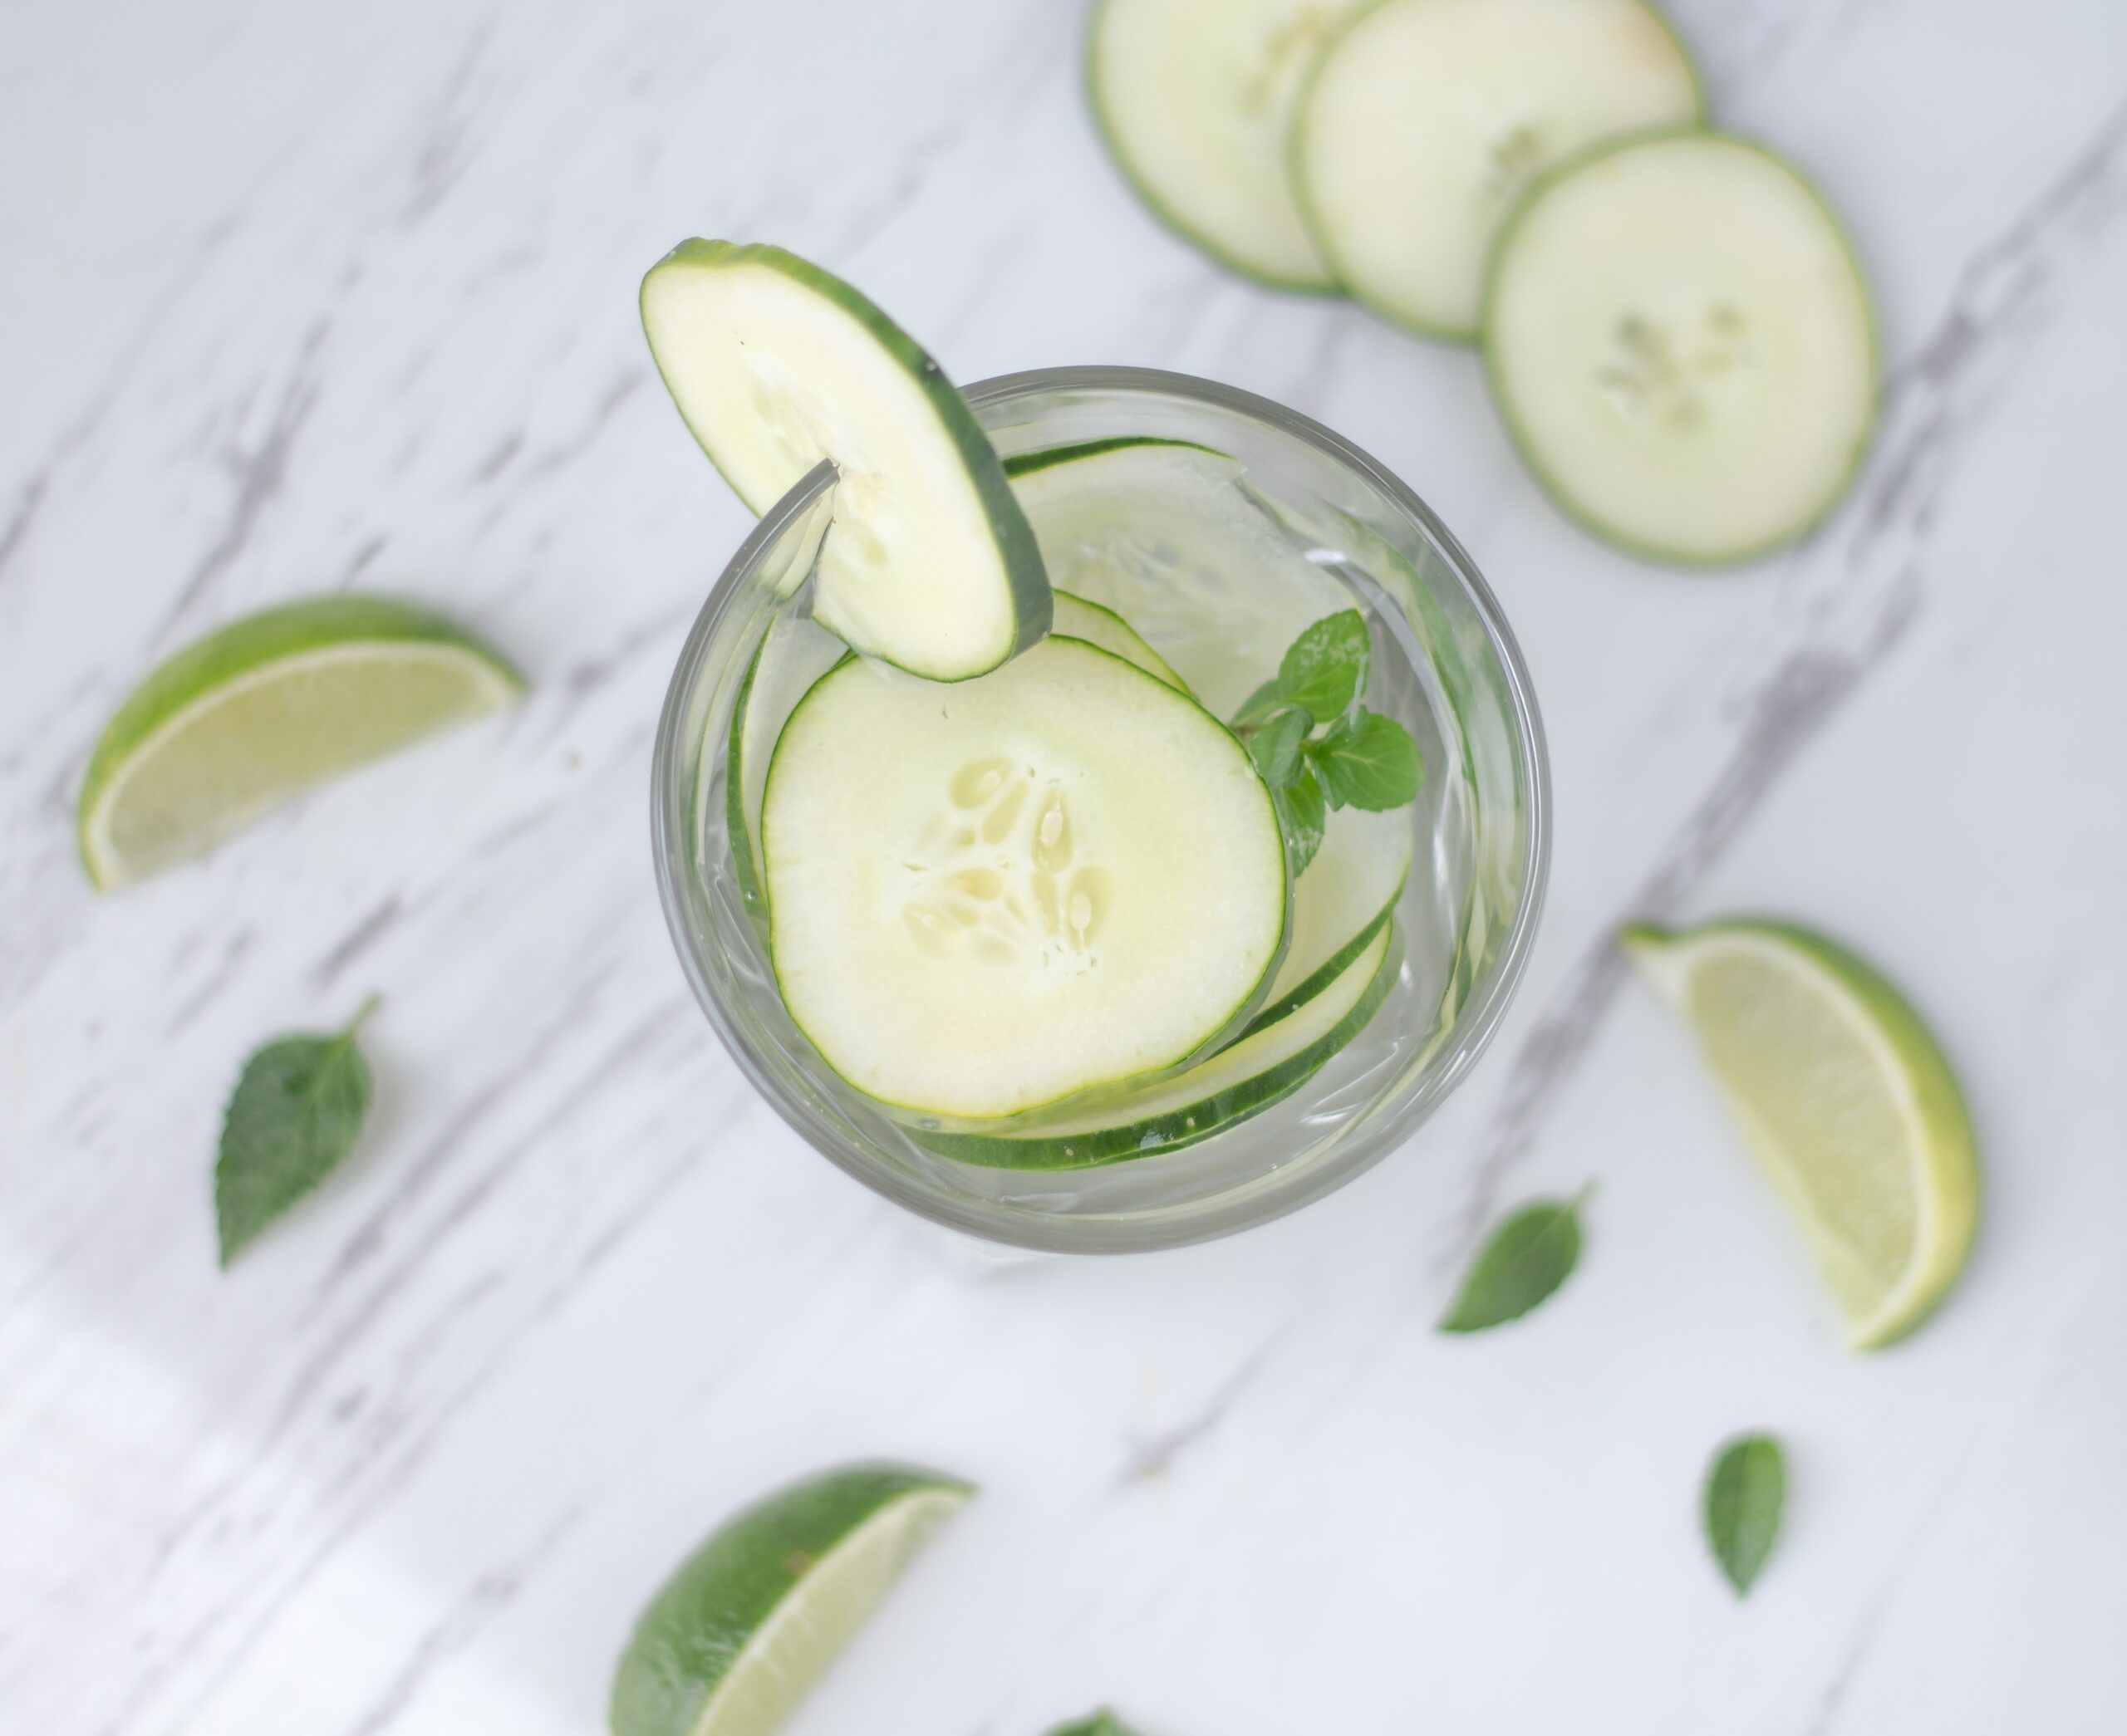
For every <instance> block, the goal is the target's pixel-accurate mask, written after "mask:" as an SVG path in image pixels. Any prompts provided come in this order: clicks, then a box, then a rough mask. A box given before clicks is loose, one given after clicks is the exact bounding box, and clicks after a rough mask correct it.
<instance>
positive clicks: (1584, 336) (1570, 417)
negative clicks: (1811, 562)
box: [1483, 133, 1876, 563]
mask: <svg viewBox="0 0 2127 1736" xmlns="http://www.w3.org/2000/svg"><path fill="white" fill-rule="evenodd" d="M1483 344H1484V351H1485V365H1486V373H1487V375H1488V376H1489V378H1490V380H1491V388H1492V394H1493V396H1494V397H1495V398H1496V400H1497V401H1498V404H1499V406H1500V410H1501V414H1503V415H1504V416H1505V417H1506V422H1507V425H1508V427H1509V428H1510V429H1511V431H1512V433H1513V435H1514V438H1515V441H1516V442H1517V443H1518V444H1519V445H1520V448H1521V451H1522V454H1523V456H1524V457H1525V459H1527V460H1528V462H1529V464H1530V468H1532V469H1534V470H1535V473H1536V475H1537V477H1538V478H1539V479H1540V481H1541V482H1542V483H1544V485H1545V488H1548V489H1549V490H1550V493H1551V494H1552V495H1553V497H1554V498H1555V499H1556V500H1557V502H1558V503H1559V504H1560V506H1561V507H1562V508H1564V509H1565V511H1566V512H1568V513H1569V514H1570V515H1572V516H1573V517H1575V518H1577V519H1579V521H1580V522H1582V523H1583V524H1584V525H1586V526H1587V527H1589V529H1591V530H1593V531H1594V532H1596V533H1597V534H1598V535H1599V536H1604V537H1609V538H1610V539H1611V540H1612V541H1614V542H1619V543H1622V544H1623V545H1624V546H1625V547H1628V548H1632V549H1635V550H1637V551H1638V552H1643V553H1645V554H1649V555H1653V556H1654V557H1658V558H1661V559H1665V560H1671V561H1676V562H1687V563H1689V562H1702V563H1710V562H1727V561H1740V560H1743V559H1746V558H1747V557H1751V556H1752V555H1756V554H1760V553H1763V552H1766V550H1768V549H1771V548H1774V547H1778V546H1779V545H1780V544H1781V543H1783V542H1791V541H1792V540H1793V539H1794V538H1795V537H1799V536H1800V535H1802V534H1803V533H1804V532H1806V531H1808V530H1809V529H1810V527H1812V526H1814V525H1815V523H1816V522H1818V521H1819V520H1820V518H1822V517H1824V515H1825V513H1826V512H1829V511H1830V508H1831V507H1832V504H1833V503H1835V501H1836V500H1837V499H1838V498H1839V497H1840V494H1841V493H1844V492H1845V488H1846V485H1847V483H1848V482H1849V480H1850V479H1851V478H1852V477H1853V475H1854V472H1855V470H1856V469H1857V468H1858V467H1859V463H1860V460H1861V457H1862V454H1863V453H1864V451H1865V450H1866V449H1867V446H1868V442H1869V432H1870V429H1871V425H1872V424H1873V421H1874V409H1875V398H1876V368H1875V343H1874V332H1873V329H1872V325H1871V321H1870V316H1869V297H1868V292H1867V289H1866V287H1865V286H1864V282H1863V281H1862V277H1861V273H1860V271H1859V268H1858V267H1856V265H1855V264H1854V257H1853V254H1852V253H1851V252H1850V251H1849V248H1848V246H1847V243H1846V240H1845V237H1844V236H1843V235H1842V234H1841V233H1840V230H1839V227H1838V225H1837V224H1836V223H1834V221H1833V220H1832V218H1831V217H1830V214H1829V213H1827V211H1826V210H1825V207H1824V205H1823V204H1822V203H1821V202H1820V200H1819V199H1818V197H1817V195H1816V194H1815V192H1814V191H1813V190H1812V189H1810V186H1809V184H1807V183H1806V182H1805V181H1804V180H1803V179H1802V178H1801V177H1800V175H1798V174H1796V173H1795V171H1794V170H1793V169H1791V168H1790V167H1788V165H1787V164H1785V163H1783V162H1781V160H1780V159H1778V158H1777V157H1776V156H1774V155H1772V154H1771V153H1770V152H1767V151H1766V150H1762V149H1761V148H1760V147H1759V146H1757V145H1751V144H1748V143H1746V142H1745V141H1744V140H1739V139H1733V138H1729V137H1726V136H1724V135H1720V134H1714V133H1673V134H1666V135H1659V136H1656V137H1651V138H1643V139H1638V140H1625V141H1623V142H1622V143H1619V144H1617V145H1608V146H1603V147H1599V148H1598V149H1597V150H1595V151H1594V152H1593V153H1591V154H1589V155H1588V156H1587V157H1584V158H1583V159H1579V160H1578V161H1576V162H1574V163H1572V164H1568V165H1566V166H1565V168H1563V169H1560V170H1558V171H1557V172H1556V173H1555V174H1553V175H1552V176H1551V177H1550V178H1549V179H1546V180H1544V181H1542V182H1540V183H1539V184H1537V185H1536V187H1535V189H1533V190H1532V191H1531V192H1530V194H1529V196H1528V198H1527V199H1526V200H1525V202H1524V203H1523V204H1522V205H1521V207H1520V209H1519V211H1518V212H1517V213H1515V215H1514V216H1513V217H1511V218H1509V219H1508V223H1507V226H1506V229H1505V231H1504V232H1503V233H1502V234H1501V238H1500V242H1499V246H1498V248H1497V250H1496V252H1495V253H1494V255H1493V257H1492V266H1491V276H1490V279H1489V282H1488V286H1487V290H1486V311H1485V330H1484V336H1483Z"/></svg>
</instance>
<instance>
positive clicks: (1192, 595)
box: [1012, 440, 1355, 717]
mask: <svg viewBox="0 0 2127 1736" xmlns="http://www.w3.org/2000/svg"><path fill="white" fill-rule="evenodd" d="M1027 456H1029V457H1031V456H1034V454H1028V455H1027ZM1041 456H1044V457H1046V456H1048V454H1042V455H1041ZM1056 457H1057V459H1059V460H1062V461H1059V462H1051V463H1045V464H1044V465H1042V466H1040V467H1039V468H1033V469H1030V470H1022V471H1020V472H1019V473H1017V474H1015V475H1014V478H1013V482H1012V487H1013V489H1014V492H1015V493H1017V494H1018V495H1019V500H1020V502H1021V503H1022V504H1023V505H1024V507H1025V508H1026V512H1027V517H1028V518H1029V521H1031V522H1032V523H1033V525H1034V534H1035V535H1036V536H1037V537H1039V538H1040V539H1041V553H1042V559H1043V560H1044V562H1045V563H1046V564H1047V566H1048V567H1049V575H1050V576H1051V578H1052V579H1053V580H1054V581H1055V583H1056V584H1057V585H1058V586H1059V587H1060V588H1062V589H1064V590H1068V591H1070V592H1071V594H1072V595H1073V596H1078V597H1080V598H1083V599H1084V600H1086V601H1090V602H1095V603H1099V604H1101V605H1103V606H1105V607H1107V608H1109V609H1112V610H1113V611H1115V612H1116V613H1117V614H1118V615H1121V616H1122V618H1123V619H1124V620H1127V621H1128V622H1129V623H1130V625H1131V626H1132V628H1133V629H1134V630H1136V631H1137V632H1138V633H1139V634H1141V635H1143V636H1144V638H1145V639H1146V640H1147V641H1148V642H1149V643H1150V644H1152V645H1153V646H1154V647H1155V648H1156V649H1157V650H1158V652H1159V655H1161V656H1162V657H1163V658H1165V659H1166V660H1167V661H1168V662H1169V663H1170V664H1172V665H1173V666H1174V668H1175V669H1176V671H1177V672H1178V673H1179V674H1181V679H1183V680H1184V681H1186V682H1187V683H1188V684H1189V690H1190V691H1191V693H1193V694H1196V696H1197V697H1198V698H1199V699H1201V700H1202V701H1203V703H1204V704H1205V706H1206V708H1207V709H1210V710H1211V711H1213V712H1216V714H1218V715H1219V716H1221V717H1231V716H1232V715H1233V714H1234V713H1235V711H1236V710H1237V709H1239V708H1240V704H1241V702H1242V701H1243V700H1244V699H1246V698H1247V697H1248V696H1249V694H1251V693H1253V692H1254V691H1255V689H1256V688H1257V687H1258V686H1259V685H1260V684H1261V682H1262V680H1263V679H1264V677H1265V675H1267V674H1271V673H1272V672H1274V671H1275V669H1277V667H1278V661H1279V660H1280V658H1281V657H1283V656H1284V655H1285V648H1286V647H1287V646H1288V645H1291V643H1292V642H1293V640H1294V639H1296V638H1297V637H1298V636H1299V634H1300V633H1301V631H1302V630H1304V629H1305V628H1306V627H1307V626H1308V625H1309V624H1310V623H1312V622H1314V621H1317V620H1320V619H1321V618H1322V617H1323V616H1324V615H1334V614H1335V613H1336V612H1337V611H1339V610H1340V609H1348V608H1350V607H1352V606H1353V602H1354V601H1355V599H1354V598H1353V596H1352V594H1351V592H1350V591H1348V590H1347V589H1346V588H1345V587H1344V586H1343V585H1341V584H1339V582H1338V581H1337V580H1335V579H1334V578H1333V577H1331V576H1330V575H1329V573H1327V572H1325V571H1323V569H1322V568H1321V567H1320V566H1317V565H1316V564H1315V563H1314V562H1312V561H1310V560H1309V558H1308V547H1309V546H1308V545H1307V544H1306V543H1305V542H1302V541H1301V540H1299V538H1298V537H1296V536H1295V535H1294V533H1293V532H1290V531H1289V530H1288V529H1287V528H1286V527H1284V526H1282V525H1280V524H1277V523H1275V522H1273V521H1272V520H1271V519H1270V517H1269V516H1268V515H1267V514H1266V513H1265V512H1264V511H1263V509H1262V508H1261V507H1260V505H1259V504H1258V503H1256V502H1255V500H1254V499H1253V498H1250V496H1249V495H1248V494H1247V493H1245V492H1244V490H1243V489H1242V488H1241V487H1240V478H1241V476H1242V474H1243V471H1242V467H1241V465H1240V463H1238V462H1237V461H1236V460H1235V459H1231V458H1228V457H1227V456H1226V454H1223V453H1218V452H1213V451H1211V450H1209V449H1206V448H1204V447H1201V446H1195V445H1188V444H1183V443H1181V442H1179V441H1165V440H1163V441H1147V440H1138V441H1127V442H1110V441H1102V442H1093V443H1088V444H1085V445H1083V446H1079V447H1075V448H1068V449H1064V451H1063V452H1061V453H1059V454H1056ZM1013 462H1014V463H1015V464H1016V463H1020V462H1022V461H1021V460H1019V459H1014V461H1013Z"/></svg>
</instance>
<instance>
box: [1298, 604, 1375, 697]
mask: <svg viewBox="0 0 2127 1736" xmlns="http://www.w3.org/2000/svg"><path fill="white" fill-rule="evenodd" d="M1369 651H1370V647H1369V645H1368V640H1367V636H1366V617H1365V616H1364V615H1361V614H1360V613H1359V611H1358V610H1356V609H1347V610H1345V611H1343V613H1342V614H1340V615H1324V617H1323V618H1322V619H1321V620H1319V621H1317V622H1315V624H1314V625H1313V626H1311V627H1309V629H1308V630H1306V631H1305V632H1304V633H1303V634H1301V635H1300V636H1299V638H1298V639H1296V640H1294V641H1293V645H1292V649H1291V650H1289V651H1287V652H1286V653H1285V661H1284V662H1283V663H1281V664H1279V666H1278V693H1279V696H1280V698H1282V699H1285V700H1286V701H1287V702H1288V703H1289V704H1294V705H1304V706H1305V707H1306V708H1307V709H1309V711H1311V712H1313V713H1314V715H1315V716H1316V717H1318V718H1322V719H1324V720H1325V721H1331V722H1334V720H1336V719H1338V718H1342V717H1343V716H1344V714H1346V713H1348V711H1350V710H1351V709H1352V708H1353V706H1354V705H1356V704H1358V702H1359V700H1360V699H1361V698H1362V696H1363V695H1364V694H1365V692H1366V681H1367V659H1368V655H1369Z"/></svg>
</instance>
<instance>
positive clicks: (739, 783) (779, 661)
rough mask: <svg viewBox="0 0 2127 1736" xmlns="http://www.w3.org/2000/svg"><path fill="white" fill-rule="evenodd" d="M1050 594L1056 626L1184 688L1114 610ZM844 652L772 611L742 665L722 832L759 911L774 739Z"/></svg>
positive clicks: (824, 635) (814, 629)
mask: <svg viewBox="0 0 2127 1736" xmlns="http://www.w3.org/2000/svg"><path fill="white" fill-rule="evenodd" d="M1055 596H1056V625H1055V628H1054V630H1055V631H1056V632H1058V633H1060V634H1064V635H1068V636H1069V637H1071V638H1073V639H1083V640H1085V641H1086V642H1087V643H1088V645H1098V646H1099V647H1100V648H1101V650H1103V651H1111V652H1113V654H1114V655H1116V656H1118V657H1120V658H1122V660H1124V661H1125V662H1127V663H1134V664H1137V667H1138V668H1139V669H1142V670H1144V672H1145V673H1146V674H1148V675H1155V676H1157V677H1158V679H1161V680H1162V681H1164V682H1166V683H1167V685H1168V686H1169V687H1172V688H1177V689H1181V691H1182V692H1183V693H1186V692H1188V690H1189V689H1188V688H1187V686H1186V684H1184V683H1183V681H1182V679H1181V677H1180V676H1179V675H1177V674H1175V672H1174V671H1173V670H1172V669H1170V668H1168V667H1167V664H1166V663H1165V662H1164V661H1162V659H1161V657H1160V655H1159V653H1158V652H1157V651H1155V650H1153V649H1152V647H1151V646H1150V645H1147V644H1146V643H1145V641H1144V640H1142V639H1140V638H1139V637H1138V636H1137V634H1136V633H1134V632H1132V630H1131V628H1130V624H1129V623H1128V622H1127V621H1126V620H1123V619H1122V616H1121V615H1117V614H1116V613H1115V612H1114V611H1113V610H1108V609H1103V608H1102V607H1101V606H1099V605H1098V603H1088V602H1087V601H1084V600H1083V598H1080V597H1075V596H1071V595H1070V594H1069V593H1068V591H1058V592H1057V593H1056V594H1055ZM848 655H850V651H849V647H848V646H847V645H844V644H843V643H842V641H841V640H839V639H837V638H836V637H835V636H834V635H833V634H832V633H830V632H828V631H827V630H826V629H824V628H823V627H819V626H817V625H814V624H813V622H812V621H810V620H806V619H805V618H804V617H803V616H801V615H777V616H775V617H774V619H773V620H770V621H769V625H768V630H767V631H766V632H764V634H762V635H761V642H760V643H759V645H756V646H755V647H754V655H753V660H752V661H750V662H749V663H748V664H747V665H746V674H745V679H744V681H743V682H741V683H740V684H739V698H738V702H737V704H735V705H734V707H733V709H732V713H731V730H730V734H729V740H728V743H727V748H726V754H725V781H724V802H725V834H726V836H728V837H729V840H730V844H731V866H732V870H733V872H734V874H735V875H737V877H738V881H739V893H740V895H741V896H742V897H744V900H745V901H746V908H747V909H749V910H753V911H755V912H756V913H758V914H761V915H765V914H766V913H767V910H768V895H767V893H766V891H765V890H764V888H763V886H762V884H761V879H760V868H759V864H760V840H761V795H762V792H764V790H766V789H767V787H768V768H769V762H770V760H771V759H772V758H773V757H774V753H775V743H776V740H777V738H779V736H781V735H782V733H783V725H784V722H785V720H786V719H788V717H789V715H790V714H791V713H792V712H793V710H795V709H797V705H798V701H799V700H800V699H803V698H804V697H805V694H806V693H807V692H808V690H809V689H810V688H811V687H812V685H813V683H814V682H815V681H817V680H818V679H820V677H821V676H823V675H824V674H826V673H827V672H828V670H829V669H833V667H834V666H835V664H838V663H839V662H841V661H842V659H843V658H845V657H847V656H848Z"/></svg>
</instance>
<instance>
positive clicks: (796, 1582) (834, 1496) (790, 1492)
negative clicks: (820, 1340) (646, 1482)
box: [612, 1464, 975, 1736]
mask: <svg viewBox="0 0 2127 1736" xmlns="http://www.w3.org/2000/svg"><path fill="white" fill-rule="evenodd" d="M973 1493H975V1491H974V1489H973V1488H970V1486H969V1485H968V1484H966V1483H960V1482H956V1481H955V1480H954V1479H951V1478H950V1477H942V1476H940V1475H939V1474H937V1473H936V1472H933V1471H924V1470H916V1469H911V1468H910V1467H908V1466H905V1465H891V1464H860V1465H850V1466H847V1467H845V1468H844V1469H840V1470H834V1471H828V1472H824V1473H823V1474H821V1475H819V1476H817V1477H813V1478H809V1479H807V1480H806V1481H804V1482H803V1483H793V1484H792V1485H791V1486H790V1487H789V1488H785V1489H782V1490H779V1491H778V1492H777V1493H774V1494H773V1495H770V1496H769V1497H768V1498H766V1499H765V1500H764V1501H761V1502H759V1503H756V1504H755V1505H754V1506H752V1507H749V1508H747V1509H746V1510H745V1511H744V1513H740V1514H739V1515H738V1517H737V1518H734V1519H731V1520H729V1521H727V1522H726V1523H725V1525H724V1527H723V1528H721V1529H720V1530H719V1531H718V1532H715V1534H714V1535H713V1536H711V1537H710V1539H709V1541H708V1542H705V1543H704V1544H703V1545H702V1546H701V1547H700V1548H699V1549H697V1550H696V1551H695V1552H694V1553H693V1554H692V1555H690V1557H687V1559H686V1560H685V1562H681V1563H680V1568H679V1571H678V1572H675V1573H674V1574H673V1576H672V1577H671V1579H669V1580H667V1581H666V1582H665V1586H664V1589H663V1590H661V1591H659V1592H658V1594H657V1596H656V1597H655V1598H653V1599H652V1600H651V1604H650V1607H649V1608H648V1609H646V1610H645V1611H643V1612H642V1616H641V1620H640V1621H637V1622H636V1628H635V1633H634V1635H633V1637H632V1638H631V1639H630V1640H629V1641H628V1645H627V1650H626V1651H624V1652H622V1653H621V1662H620V1667H619V1669H618V1670H616V1672H615V1674H614V1677H613V1704H612V1724H613V1736H768V1732H769V1731H771V1730H773V1729H775V1728H776V1726H777V1725H779V1724H781V1723H782V1722H783V1720H784V1718H785V1717H787V1716H788V1714H789V1711H790V1709H791V1708H792V1707H793V1706H794V1705H795V1704H797V1703H798V1699H799V1697H800V1696H801V1695H803V1693H804V1692H805V1690H806V1689H808V1688H809V1687H810V1686H811V1685H813V1680H814V1679H815V1678H816V1677H818V1675H819V1674H820V1672H821V1671H822V1670H824V1669H826V1668H827V1666H828V1663H829V1662H830V1661H831V1660H833V1657H834V1655H835V1654H836V1653H837V1652H838V1651H839V1650H842V1646H843V1645H845V1644H847V1641H848V1639H849V1636H850V1635H852V1634H853V1633H854V1632H856V1631H857V1628H858V1627H859V1626H861V1625H862V1622H863V1621H864V1618H865V1617H866V1616H868V1615H870V1614H871V1613H872V1608H873V1607H874V1606H876V1605H877V1603H878V1601H879V1600H880V1598H882V1596H885V1595H886V1592H887V1587H888V1586H891V1585H892V1583H893V1582H894V1581H895V1580H896V1579H897V1578H899V1577H900V1576H901V1570H902V1569H903V1568H904V1567H906V1566H907V1565H908V1563H909V1561H910V1559H911V1557H913V1556H914V1555H915V1553H916V1550H917V1549H918V1548H919V1547H921V1545H922V1543H923V1542H924V1540H925V1539H926V1537H929V1536H930V1534H931V1532H932V1531H933V1530H934V1529H935V1528H936V1527H937V1526H938V1524H939V1523H940V1522H941V1521H942V1520H944V1519H946V1518H949V1517H950V1516H951V1514H952V1513H955V1512H956V1511H957V1510H958V1509H959V1508H960V1507H961V1506H962V1505H963V1504H964V1503H965V1502H966V1500H967V1498H969V1496H970V1495H972V1494H973Z"/></svg>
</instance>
